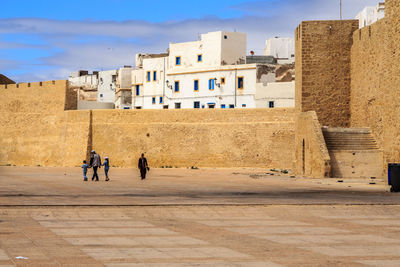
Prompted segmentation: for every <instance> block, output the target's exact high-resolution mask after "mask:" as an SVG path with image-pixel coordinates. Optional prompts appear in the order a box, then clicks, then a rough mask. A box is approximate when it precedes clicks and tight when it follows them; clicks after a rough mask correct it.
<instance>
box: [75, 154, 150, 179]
mask: <svg viewBox="0 0 400 267" xmlns="http://www.w3.org/2000/svg"><path fill="white" fill-rule="evenodd" d="M101 166H104V174H105V175H106V181H110V178H108V171H109V170H110V160H109V158H108V157H105V158H104V163H103V164H101V158H100V155H99V154H97V153H96V151H94V150H92V151H91V153H90V162H89V164H87V162H86V160H84V161H83V165H82V169H83V181H87V180H88V178H87V172H88V169H90V168H93V176H92V181H99V175H98V174H97V170H98V169H100V168H101ZM138 168H139V170H140V177H141V179H142V180H144V179H146V173H147V171H149V170H150V168H149V165H148V164H147V159H146V158H145V157H144V154H142V155H141V157H140V158H139V162H138Z"/></svg>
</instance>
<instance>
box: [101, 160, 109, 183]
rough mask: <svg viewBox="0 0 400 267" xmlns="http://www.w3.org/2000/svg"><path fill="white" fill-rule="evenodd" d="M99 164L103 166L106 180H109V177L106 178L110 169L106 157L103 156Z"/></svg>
mask: <svg viewBox="0 0 400 267" xmlns="http://www.w3.org/2000/svg"><path fill="white" fill-rule="evenodd" d="M101 166H104V174H105V175H106V181H110V179H109V178H108V170H109V169H110V161H109V160H108V157H105V158H104V163H103V164H102V165H101Z"/></svg>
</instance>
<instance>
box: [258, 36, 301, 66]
mask: <svg viewBox="0 0 400 267" xmlns="http://www.w3.org/2000/svg"><path fill="white" fill-rule="evenodd" d="M294 51H295V48H294V39H293V38H280V37H275V38H271V39H268V40H267V41H266V44H265V48H264V55H265V56H273V57H274V58H275V59H276V60H277V62H278V64H291V63H294V59H295V58H294V55H295V53H294Z"/></svg>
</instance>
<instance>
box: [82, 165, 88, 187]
mask: <svg viewBox="0 0 400 267" xmlns="http://www.w3.org/2000/svg"><path fill="white" fill-rule="evenodd" d="M82 169H83V181H85V182H86V181H87V176H86V174H87V170H88V169H89V165H87V164H86V160H84V161H83V165H82Z"/></svg>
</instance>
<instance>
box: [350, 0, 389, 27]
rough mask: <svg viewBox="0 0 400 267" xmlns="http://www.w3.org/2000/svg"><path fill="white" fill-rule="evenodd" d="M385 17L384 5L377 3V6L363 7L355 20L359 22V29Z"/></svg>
mask: <svg viewBox="0 0 400 267" xmlns="http://www.w3.org/2000/svg"><path fill="white" fill-rule="evenodd" d="M384 17H385V3H384V2H383V3H379V4H378V5H377V6H368V7H365V8H364V9H363V10H362V11H361V12H360V13H358V14H357V16H356V19H358V21H359V27H360V28H363V27H365V26H369V25H371V24H373V23H375V22H377V21H378V20H380V19H382V18H384Z"/></svg>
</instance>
